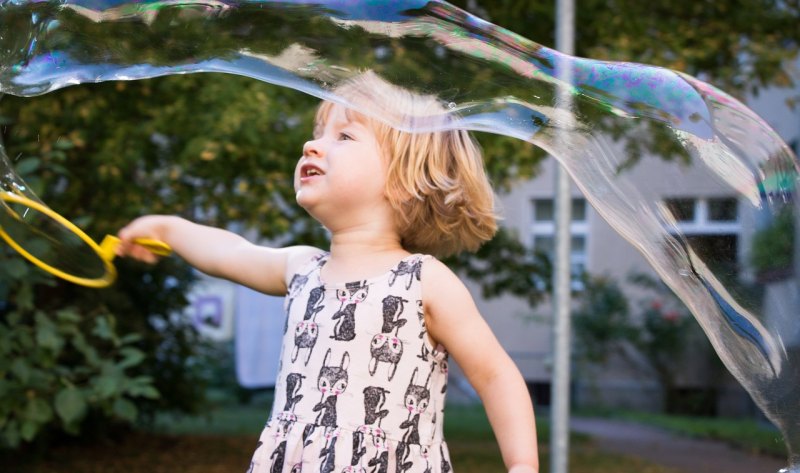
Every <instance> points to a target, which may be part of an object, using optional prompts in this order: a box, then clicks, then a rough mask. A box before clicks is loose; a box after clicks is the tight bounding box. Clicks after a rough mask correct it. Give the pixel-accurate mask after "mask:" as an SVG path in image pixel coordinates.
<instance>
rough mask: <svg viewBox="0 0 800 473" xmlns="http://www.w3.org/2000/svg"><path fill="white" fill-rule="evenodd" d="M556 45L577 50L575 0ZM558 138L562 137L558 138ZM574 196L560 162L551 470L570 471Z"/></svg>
mask: <svg viewBox="0 0 800 473" xmlns="http://www.w3.org/2000/svg"><path fill="white" fill-rule="evenodd" d="M556 1H557V4H556V49H558V50H559V51H560V52H561V53H564V54H568V55H574V54H575V1H574V0H556ZM556 67H558V78H559V79H560V80H561V81H563V82H564V83H567V84H570V83H571V82H572V69H571V67H569V66H568V65H567V64H563V63H562V64H559V63H558V62H557V63H556ZM556 100H557V101H558V106H559V108H561V109H567V110H569V109H570V108H571V103H572V102H571V96H570V91H569V90H568V89H567V88H564V87H561V88H559V90H558V96H557V99H556ZM557 139H558V138H557ZM571 206H572V197H571V195H570V180H569V176H568V175H567V173H566V171H565V170H564V169H563V167H562V166H561V165H559V164H557V165H556V195H555V213H556V222H555V223H556V235H555V240H556V241H555V246H556V247H555V264H554V273H553V309H554V313H553V317H554V320H553V340H554V344H553V383H552V387H551V396H550V397H551V411H550V424H551V425H550V435H551V437H550V452H551V453H550V472H551V473H567V472H568V470H569V415H570V414H569V408H570V358H571V356H570V351H571V350H570V340H571V334H570V332H571V321H570V291H571V287H570V286H571V284H570V282H571V281H570V279H571V274H570V273H571V271H570V239H571V237H572V235H571V233H570V220H571V218H570V211H571Z"/></svg>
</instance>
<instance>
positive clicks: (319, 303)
mask: <svg viewBox="0 0 800 473" xmlns="http://www.w3.org/2000/svg"><path fill="white" fill-rule="evenodd" d="M336 92H337V95H339V96H340V97H343V98H344V99H346V100H347V101H348V103H350V104H352V105H353V107H354V108H358V109H360V110H364V109H366V108H367V107H374V108H372V109H373V110H381V113H382V114H383V115H384V116H385V117H388V118H390V119H392V120H407V119H412V118H414V117H420V116H437V115H438V116H444V115H443V112H444V108H443V107H442V106H441V105H440V104H439V102H438V101H437V100H435V99H434V98H433V97H425V96H420V95H417V94H412V93H410V92H407V91H405V90H402V89H399V88H397V87H395V86H392V85H390V84H388V83H387V82H385V81H383V80H382V79H380V78H378V76H376V75H375V74H372V73H364V74H361V75H359V76H357V77H356V78H355V79H352V80H350V81H348V82H347V83H346V84H344V85H342V86H340V87H339V88H338V89H337V91H336ZM354 108H345V107H343V106H341V105H337V104H333V103H330V102H323V103H322V105H321V106H320V108H319V110H318V112H317V117H316V126H315V129H314V136H313V139H312V140H311V141H308V142H307V143H306V144H305V145H304V146H303V154H302V157H301V158H300V160H299V161H298V163H297V167H296V170H295V175H294V186H295V190H296V192H297V195H296V197H297V202H298V204H299V205H301V206H302V207H303V208H304V209H306V210H307V211H308V212H309V214H311V216H313V217H314V218H315V219H316V220H317V221H319V222H320V223H321V224H322V225H323V226H324V227H325V228H326V229H327V230H329V231H330V235H331V244H330V249H329V250H328V251H322V250H320V249H317V248H311V247H306V246H295V247H288V248H282V249H273V248H266V247H261V246H257V245H254V244H252V243H250V242H248V241H246V240H245V239H243V238H242V237H240V236H238V235H235V234H233V233H230V232H227V231H224V230H220V229H215V228H210V227H205V226H201V225H197V224H194V223H191V222H189V221H186V220H183V219H181V218H178V217H170V216H147V217H142V218H139V219H137V220H134V221H133V222H131V223H130V224H129V225H128V226H126V227H125V228H123V229H122V230H121V231H120V232H119V236H120V238H121V239H122V241H123V245H122V246H121V247H120V250H119V252H120V254H121V255H128V256H132V257H135V258H138V259H141V260H144V261H147V262H154V261H155V259H156V257H155V256H154V255H153V254H151V253H149V252H147V250H146V249H144V248H143V247H140V246H138V245H135V244H133V243H132V241H133V240H134V239H135V238H138V237H149V238H156V239H159V240H162V241H164V242H166V243H168V244H169V245H171V246H172V248H173V249H174V250H175V252H176V253H177V254H178V255H180V256H181V257H183V258H184V259H185V260H186V261H188V262H189V263H190V264H191V265H193V266H195V267H196V268H197V269H199V270H200V271H203V272H204V273H207V274H210V275H213V276H217V277H222V278H226V279H229V280H231V281H234V282H236V283H239V284H242V285H245V286H248V287H251V288H253V289H256V290H258V291H261V292H264V293H267V294H272V295H282V296H283V295H285V296H286V303H285V306H286V311H287V317H288V318H287V321H286V325H285V327H284V339H283V348H282V351H281V358H280V370H279V375H278V381H277V384H276V386H275V401H274V405H273V407H272V413H271V415H270V417H269V420H268V422H267V424H266V427H265V428H264V430H263V432H262V434H261V437H260V440H259V442H258V445H257V448H256V451H255V454H254V455H253V459H252V461H251V464H250V469H249V471H250V472H253V473H255V472H259V473H266V472H270V473H272V472H292V473H295V472H317V471H319V472H323V473H329V472H335V473H340V472H367V471H369V472H371V473H373V472H374V473H386V472H397V473H401V472H408V473H424V472H441V473H446V472H450V471H452V467H451V462H450V457H449V454H448V450H447V445H446V443H445V441H444V438H443V435H442V423H443V421H444V400H445V392H446V389H447V360H448V356H449V355H452V357H453V358H454V359H455V360H456V361H457V362H458V365H459V366H460V367H461V368H462V370H463V371H464V373H465V375H466V376H467V378H468V380H469V381H470V383H471V384H472V385H473V386H474V387H475V389H476V391H477V392H478V394H479V395H480V397H481V399H482V401H483V404H484V406H485V408H486V412H487V414H488V417H489V420H490V422H491V424H492V427H493V429H494V432H495V436H496V437H497V440H498V442H499V444H500V449H501V451H502V455H503V460H504V462H505V464H506V467H507V468H508V470H509V472H513V473H532V472H537V471H538V452H537V445H536V427H535V424H534V414H533V407H532V404H531V400H530V396H529V394H528V391H527V388H526V386H525V382H524V381H523V379H522V376H521V375H520V373H519V371H518V370H517V368H516V367H515V365H514V363H513V362H512V360H511V359H510V358H509V356H508V355H507V354H506V353H505V352H504V350H503V349H502V348H501V346H500V344H499V343H498V341H497V340H496V339H495V337H494V336H493V334H492V332H491V330H490V329H489V327H488V325H487V324H486V322H484V320H483V319H482V318H481V316H480V314H479V313H478V310H477V309H476V307H475V304H474V302H473V300H472V298H471V297H470V294H469V292H468V291H467V289H466V287H465V286H464V284H463V283H462V282H461V281H460V280H459V279H458V277H457V276H456V275H455V274H453V272H452V271H450V270H449V269H448V268H447V267H446V266H445V265H444V264H442V263H441V262H440V261H439V260H437V259H436V258H434V257H432V256H427V255H428V254H433V255H437V256H443V255H448V254H452V253H455V252H458V251H461V250H464V249H468V250H474V249H476V248H477V247H478V246H479V245H480V244H481V243H483V242H484V241H486V240H488V239H489V238H491V236H492V235H493V234H494V232H495V230H496V223H495V214H494V197H493V193H492V190H491V187H490V185H489V182H488V180H487V177H486V175H485V172H484V168H483V162H482V158H481V155H480V152H479V149H478V147H477V145H476V144H475V142H474V141H473V140H472V138H471V137H470V135H469V134H468V133H467V132H465V131H460V130H458V131H444V132H431V133H413V134H411V133H407V132H402V131H399V130H397V129H394V128H392V127H390V126H388V125H386V124H384V123H383V122H381V121H378V120H376V119H373V118H370V117H368V116H367V115H365V114H363V113H359V112H357V111H355V110H354ZM394 123H398V121H395V122H394Z"/></svg>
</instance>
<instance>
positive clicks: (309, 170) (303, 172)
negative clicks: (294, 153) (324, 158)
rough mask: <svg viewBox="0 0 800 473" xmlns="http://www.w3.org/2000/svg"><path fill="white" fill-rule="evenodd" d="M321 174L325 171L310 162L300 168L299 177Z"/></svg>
mask: <svg viewBox="0 0 800 473" xmlns="http://www.w3.org/2000/svg"><path fill="white" fill-rule="evenodd" d="M323 174H325V173H324V172H322V170H321V169H320V168H318V167H316V166H313V165H310V164H305V165H303V167H302V168H300V177H314V176H322V175H323Z"/></svg>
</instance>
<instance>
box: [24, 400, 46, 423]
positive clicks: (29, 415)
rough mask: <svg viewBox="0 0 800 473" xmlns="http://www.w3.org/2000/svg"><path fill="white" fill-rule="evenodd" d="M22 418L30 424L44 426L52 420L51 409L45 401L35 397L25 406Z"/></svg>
mask: <svg viewBox="0 0 800 473" xmlns="http://www.w3.org/2000/svg"><path fill="white" fill-rule="evenodd" d="M24 418H25V419H26V420H29V421H32V422H37V423H39V424H44V423H47V422H49V421H50V419H52V418H53V409H52V408H51V407H50V404H48V403H47V401H45V400H44V399H42V398H40V397H36V398H33V399H31V400H30V401H28V404H27V405H26V406H25V415H24Z"/></svg>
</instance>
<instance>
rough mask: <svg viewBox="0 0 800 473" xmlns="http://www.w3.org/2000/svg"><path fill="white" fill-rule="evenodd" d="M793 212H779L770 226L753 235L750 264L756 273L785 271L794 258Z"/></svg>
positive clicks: (786, 209)
mask: <svg viewBox="0 0 800 473" xmlns="http://www.w3.org/2000/svg"><path fill="white" fill-rule="evenodd" d="M794 233H795V231H794V212H792V210H791V207H786V208H785V209H783V210H782V211H780V212H779V213H778V214H777V215H776V217H775V220H774V221H773V222H772V225H770V226H768V227H766V228H764V229H762V230H759V231H758V232H756V233H755V235H753V244H752V245H753V246H752V249H751V254H750V263H751V264H752V265H753V269H755V270H756V271H757V272H766V271H771V270H777V269H785V268H788V267H790V266H791V265H792V258H794Z"/></svg>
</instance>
